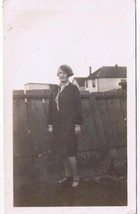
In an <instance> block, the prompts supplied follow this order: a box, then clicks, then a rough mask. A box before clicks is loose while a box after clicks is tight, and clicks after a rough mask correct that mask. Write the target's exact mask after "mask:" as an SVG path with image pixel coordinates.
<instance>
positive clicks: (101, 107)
mask: <svg viewBox="0 0 140 214" xmlns="http://www.w3.org/2000/svg"><path fill="white" fill-rule="evenodd" d="M96 103H97V108H98V111H99V114H100V118H101V121H102V125H103V129H104V133H105V139H106V146H107V147H108V146H111V145H112V142H114V138H113V137H114V136H113V130H112V126H111V121H110V118H109V115H108V111H107V107H106V98H105V99H96Z"/></svg>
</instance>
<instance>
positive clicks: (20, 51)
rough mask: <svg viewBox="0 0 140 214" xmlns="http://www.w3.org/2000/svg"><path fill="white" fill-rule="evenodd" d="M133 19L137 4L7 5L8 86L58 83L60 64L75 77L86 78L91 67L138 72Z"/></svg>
mask: <svg viewBox="0 0 140 214" xmlns="http://www.w3.org/2000/svg"><path fill="white" fill-rule="evenodd" d="M134 19H135V4H134V1H133V0H86V1H85V0H74V1H73V0H7V1H5V3H4V86H5V87H6V86H8V87H10V89H23V88H24V84H25V83H29V82H31V83H32V82H33V83H58V78H57V76H56V73H57V69H58V67H59V66H60V65H61V64H69V65H70V66H71V67H72V69H73V71H74V74H75V75H74V76H75V77H76V76H77V77H79V76H81V77H83V76H87V75H88V74H89V71H88V68H89V66H92V71H95V70H96V69H98V68H100V67H102V66H113V65H115V64H118V65H120V66H127V68H128V71H129V72H134V69H133V68H134V54H135V51H134V50H135V49H134V44H135V35H134V32H135V25H134ZM71 80H72V77H71Z"/></svg>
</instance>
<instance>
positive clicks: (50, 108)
mask: <svg viewBox="0 0 140 214" xmlns="http://www.w3.org/2000/svg"><path fill="white" fill-rule="evenodd" d="M48 125H53V90H52V91H51V94H50V99H49V105H48Z"/></svg>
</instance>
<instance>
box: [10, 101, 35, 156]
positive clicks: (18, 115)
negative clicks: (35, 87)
mask: <svg viewBox="0 0 140 214" xmlns="http://www.w3.org/2000/svg"><path fill="white" fill-rule="evenodd" d="M13 122H14V123H13V139H14V144H13V149H14V156H24V155H25V156H29V155H31V154H32V148H31V141H30V138H29V130H28V119H27V103H25V100H24V99H18V100H17V99H14V101H13Z"/></svg>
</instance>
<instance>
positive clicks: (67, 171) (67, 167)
mask: <svg viewBox="0 0 140 214" xmlns="http://www.w3.org/2000/svg"><path fill="white" fill-rule="evenodd" d="M63 166H64V171H65V177H70V176H71V175H72V172H71V166H70V163H69V161H68V159H67V158H64V159H63Z"/></svg>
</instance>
